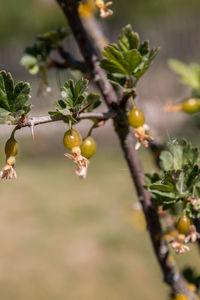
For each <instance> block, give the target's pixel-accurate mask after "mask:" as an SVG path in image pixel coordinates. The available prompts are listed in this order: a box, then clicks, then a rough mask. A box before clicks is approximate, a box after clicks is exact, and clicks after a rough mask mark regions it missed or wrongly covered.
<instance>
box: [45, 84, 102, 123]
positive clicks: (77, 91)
mask: <svg viewBox="0 0 200 300" xmlns="http://www.w3.org/2000/svg"><path fill="white" fill-rule="evenodd" d="M87 86H88V80H86V79H80V80H78V81H77V82H76V83H74V81H73V80H71V79H70V80H68V81H66V82H65V83H64V86H63V87H62V88H61V96H62V99H60V100H58V101H57V102H56V103H55V107H56V114H55V112H49V114H50V115H64V116H70V119H71V120H72V122H73V123H74V122H77V121H76V119H74V115H76V114H77V113H79V112H80V110H83V111H84V112H86V111H88V112H89V111H92V110H93V109H95V108H96V107H98V106H99V105H100V104H101V102H100V101H99V95H98V94H88V93H87ZM90 104H91V105H90Z"/></svg>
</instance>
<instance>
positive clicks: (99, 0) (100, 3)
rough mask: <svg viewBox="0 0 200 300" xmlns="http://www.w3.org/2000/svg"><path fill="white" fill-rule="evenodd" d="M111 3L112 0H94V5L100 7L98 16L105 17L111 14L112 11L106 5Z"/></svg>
mask: <svg viewBox="0 0 200 300" xmlns="http://www.w3.org/2000/svg"><path fill="white" fill-rule="evenodd" d="M110 5H112V1H109V2H107V3H104V1H103V0H96V6H97V7H98V8H99V9H100V17H101V18H103V19H105V18H108V17H109V16H111V15H112V14H113V11H112V10H111V9H109V8H108V7H109V6H110Z"/></svg>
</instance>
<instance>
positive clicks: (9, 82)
mask: <svg viewBox="0 0 200 300" xmlns="http://www.w3.org/2000/svg"><path fill="white" fill-rule="evenodd" d="M29 98H30V85H29V83H27V82H22V81H20V82H18V83H17V84H16V85H15V86H14V82H13V78H12V76H11V74H10V73H7V72H5V71H0V122H1V123H14V124H16V123H17V122H18V121H19V119H20V117H21V116H22V115H26V114H27V113H28V112H29V111H30V110H31V108H32V105H31V104H26V103H27V101H28V100H29Z"/></svg>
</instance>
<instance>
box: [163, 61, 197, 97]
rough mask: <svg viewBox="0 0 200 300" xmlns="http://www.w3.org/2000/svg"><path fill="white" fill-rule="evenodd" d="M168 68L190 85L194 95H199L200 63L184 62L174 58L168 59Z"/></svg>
mask: <svg viewBox="0 0 200 300" xmlns="http://www.w3.org/2000/svg"><path fill="white" fill-rule="evenodd" d="M169 66H170V68H171V69H172V70H173V71H174V72H176V73H177V74H178V75H179V76H180V81H181V82H182V83H183V84H185V85H188V86H189V87H191V88H192V89H193V91H194V96H200V65H199V64H197V63H190V64H185V63H183V62H181V61H179V60H176V59H170V60H169Z"/></svg>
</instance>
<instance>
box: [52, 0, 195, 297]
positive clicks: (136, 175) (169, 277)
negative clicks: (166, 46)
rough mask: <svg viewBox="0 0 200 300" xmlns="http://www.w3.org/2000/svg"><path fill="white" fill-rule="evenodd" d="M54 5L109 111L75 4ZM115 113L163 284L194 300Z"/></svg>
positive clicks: (122, 119)
mask: <svg viewBox="0 0 200 300" xmlns="http://www.w3.org/2000/svg"><path fill="white" fill-rule="evenodd" d="M57 2H58V3H59V5H60V6H61V8H62V10H63V12H64V14H65V15H66V17H67V19H68V23H69V25H70V27H71V30H72V32H73V34H74V36H75V39H76V41H77V43H78V46H79V49H80V51H81V53H82V55H83V57H84V59H85V62H86V64H87V66H88V69H89V71H90V72H91V73H92V75H93V76H94V79H96V83H97V85H98V86H99V88H100V90H101V92H102V94H103V96H104V99H105V102H106V104H107V105H108V106H109V107H110V108H111V107H113V103H116V102H117V95H116V93H115V91H114V90H113V87H112V85H111V84H110V83H109V82H108V80H107V78H106V74H105V72H104V71H103V70H102V69H101V68H100V67H99V57H98V56H97V54H96V51H95V49H94V46H93V44H92V43H91V41H90V40H89V38H88V35H87V32H86V31H85V29H84V27H83V25H82V22H81V20H80V17H79V15H78V11H77V9H78V1H75V0H57ZM91 30H92V29H91ZM93 36H95V35H93ZM115 109H116V110H117V116H116V117H115V119H114V124H115V130H116V133H117V135H118V137H119V140H120V143H121V147H122V150H123V152H124V156H125V159H126V161H127V164H128V166H129V170H130V173H131V177H132V180H133V183H134V185H135V187H136V191H137V194H138V198H139V200H140V202H141V204H142V207H143V211H144V214H145V217H146V222H147V226H148V230H149V233H150V237H151V241H152V245H153V248H154V251H155V255H156V257H157V260H158V262H159V264H160V267H161V269H162V272H163V276H164V280H165V282H166V283H168V284H169V285H170V287H171V289H172V291H173V292H174V293H175V294H184V295H187V296H188V299H189V300H194V299H195V295H194V293H193V292H190V291H189V289H188V285H187V283H186V281H185V280H184V279H183V277H182V276H181V275H180V274H179V273H178V271H177V268H176V266H175V264H174V263H173V262H172V259H171V257H170V255H169V249H168V245H167V243H166V241H165V239H164V237H163V233H162V229H161V225H160V221H159V217H158V214H157V212H156V210H155V208H154V206H153V204H152V199H151V194H150V193H149V192H147V191H146V190H145V189H144V187H143V185H144V181H143V170H142V166H141V163H140V160H139V157H138V154H137V152H136V151H135V150H134V146H133V140H132V135H131V134H130V132H129V125H128V120H127V115H126V110H125V107H121V108H120V107H117V106H115Z"/></svg>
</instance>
